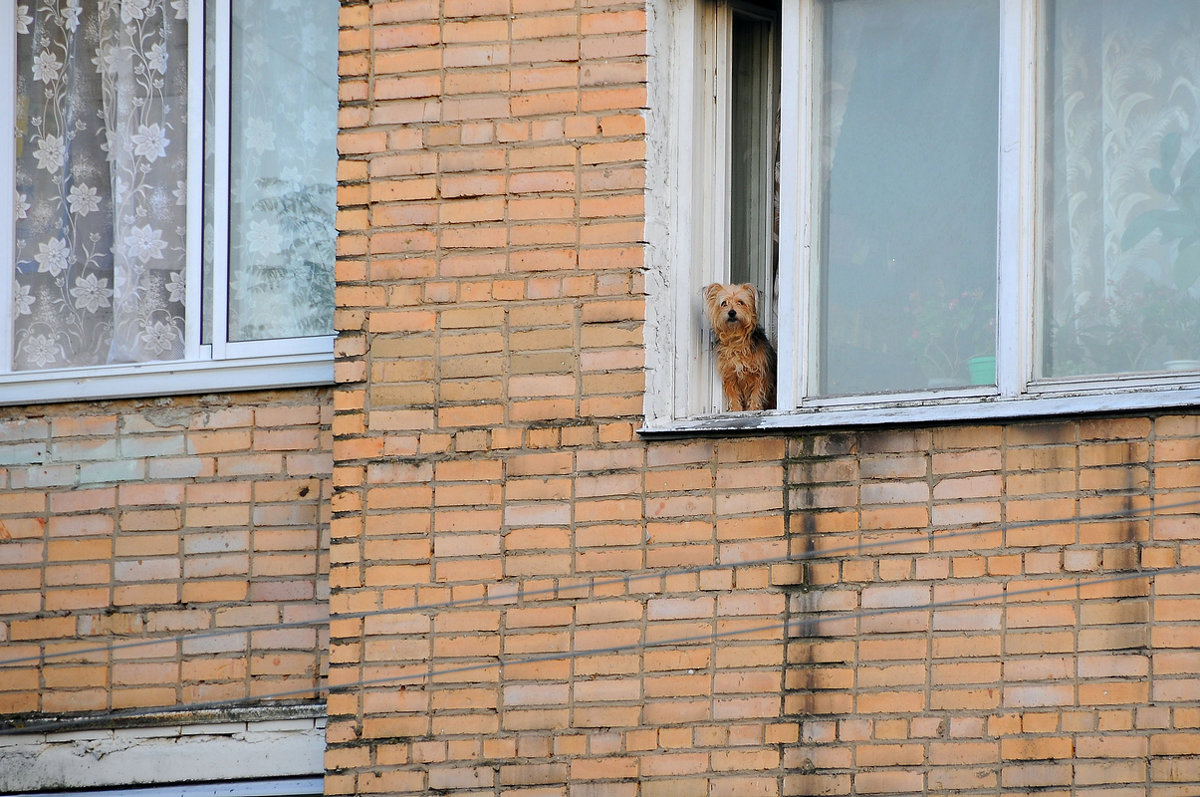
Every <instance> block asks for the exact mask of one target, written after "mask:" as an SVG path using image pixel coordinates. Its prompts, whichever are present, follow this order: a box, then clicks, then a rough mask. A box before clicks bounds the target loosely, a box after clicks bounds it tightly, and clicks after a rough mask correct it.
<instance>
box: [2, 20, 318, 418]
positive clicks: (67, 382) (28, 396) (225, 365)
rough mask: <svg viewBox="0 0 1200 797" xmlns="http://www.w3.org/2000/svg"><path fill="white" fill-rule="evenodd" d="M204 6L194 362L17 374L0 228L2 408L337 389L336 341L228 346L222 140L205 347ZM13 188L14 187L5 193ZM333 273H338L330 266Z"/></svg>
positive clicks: (193, 185)
mask: <svg viewBox="0 0 1200 797" xmlns="http://www.w3.org/2000/svg"><path fill="white" fill-rule="evenodd" d="M208 2H210V3H213V2H215V3H216V19H217V22H216V25H217V31H216V47H215V48H214V49H215V52H216V53H218V54H219V55H218V56H217V58H216V83H217V101H216V104H215V105H216V110H215V113H214V115H215V117H216V119H215V120H214V121H215V124H214V127H215V129H216V130H218V131H220V130H225V131H228V130H229V71H230V70H229V67H230V62H229V53H230V2H231V0H208ZM17 4H18V0H0V20H12V19H14V18H15V17H14V15H15V13H16V7H17ZM204 4H205V0H189V2H188V20H189V25H188V59H187V70H188V145H187V146H188V174H187V179H188V209H187V239H188V251H187V265H186V283H187V285H188V295H187V298H186V303H185V306H186V313H187V318H186V320H185V336H186V341H185V356H184V359H182V360H171V361H155V362H147V363H136V364H127V363H122V364H120V365H100V366H94V367H86V368H61V369H45V370H37V371H13V370H12V353H13V339H12V335H13V316H12V308H13V277H12V263H13V262H14V260H15V256H16V255H15V251H16V250H15V243H16V242H15V240H14V230H13V225H12V224H11V223H5V224H0V252H2V253H4V255H3V256H2V257H0V262H3V263H4V264H5V271H4V273H3V276H2V278H0V308H3V321H2V322H0V405H12V404H32V403H47V402H58V401H75V400H80V399H111V398H125V397H137V396H162V395H179V394H189V393H210V392H225V391H237V390H254V389H274V388H283V387H302V386H312V385H328V384H332V383H333V381H334V376H333V341H334V338H335V335H332V334H331V335H319V336H313V337H304V338H284V339H278V340H267V341H253V342H233V341H228V340H227V339H226V337H225V335H226V330H227V326H228V325H227V323H226V321H227V319H228V268H227V266H228V262H227V257H226V256H225V254H224V253H226V252H227V251H228V245H227V244H228V236H229V204H228V202H229V200H228V196H229V168H228V164H229V151H230V141H229V136H228V135H217V136H216V140H215V141H214V142H213V143H214V146H215V150H216V154H215V158H216V171H215V174H216V185H215V187H214V199H215V201H214V207H213V216H214V219H213V221H214V227H215V232H216V235H215V242H214V250H215V254H216V258H215V268H214V270H213V272H214V277H213V282H214V284H213V319H212V321H213V323H212V336H213V340H212V341H211V343H209V344H202V343H201V321H202V318H201V312H202V305H203V298H202V296H203V294H202V291H201V284H202V271H203V251H202V242H203V231H204V201H203V200H204V197H203V186H204V179H203V177H204V124H203V115H204V77H205V75H204V25H203V22H204ZM0 59H2V61H0V129H3V130H15V129H16V120H15V118H14V108H15V105H16V102H15V100H16V30H15V29H14V27H13V26H12V25H11V24H0ZM15 154H16V153H15V149H14V137H13V136H3V137H0V218H4V219H13V218H15V212H14V208H13V201H14V194H15V191H14V188H13V187H14V185H15V174H14V163H15ZM5 186H7V187H5ZM329 267H330V269H333V267H334V264H333V263H330V264H329Z"/></svg>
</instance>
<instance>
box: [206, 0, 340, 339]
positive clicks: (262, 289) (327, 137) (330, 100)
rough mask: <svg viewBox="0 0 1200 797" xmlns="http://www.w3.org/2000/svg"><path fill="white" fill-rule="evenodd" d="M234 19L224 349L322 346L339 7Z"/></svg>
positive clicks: (329, 3)
mask: <svg viewBox="0 0 1200 797" xmlns="http://www.w3.org/2000/svg"><path fill="white" fill-rule="evenodd" d="M232 13H233V16H232V31H231V33H232V40H231V45H232V48H231V49H232V62H231V66H232V70H231V71H232V80H231V85H230V121H231V128H232V134H231V136H230V178H231V191H230V206H229V287H230V290H229V328H228V336H229V340H230V341H255V340H267V339H273V338H291V337H307V336H314V335H329V334H332V332H333V314H332V309H333V267H332V264H333V261H334V240H335V237H336V232H335V230H334V216H335V214H336V211H337V196H336V192H335V186H336V185H337V107H338V98H337V41H336V37H337V30H338V4H337V2H336V0H256V1H255V2H253V3H235V4H234V6H233V12H232ZM247 78H248V79H247Z"/></svg>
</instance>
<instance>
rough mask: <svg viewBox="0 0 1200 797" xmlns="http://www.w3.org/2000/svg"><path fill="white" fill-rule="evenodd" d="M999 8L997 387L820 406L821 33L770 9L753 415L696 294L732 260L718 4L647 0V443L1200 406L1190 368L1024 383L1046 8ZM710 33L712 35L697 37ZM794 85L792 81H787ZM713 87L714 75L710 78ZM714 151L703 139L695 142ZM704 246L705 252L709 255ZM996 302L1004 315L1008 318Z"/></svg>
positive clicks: (1032, 302)
mask: <svg viewBox="0 0 1200 797" xmlns="http://www.w3.org/2000/svg"><path fill="white" fill-rule="evenodd" d="M999 1H1000V7H1001V31H1000V52H1001V60H1000V73H1001V85H1000V87H999V98H1000V100H999V103H1000V108H999V133H1000V142H999V147H998V152H997V169H998V178H999V186H998V206H999V207H998V222H997V223H998V226H999V236H998V255H997V257H998V262H999V264H1000V266H999V268H998V275H997V292H996V296H997V303H998V305H999V306H1000V308H1002V309H1001V312H1000V313H999V324H998V329H997V334H998V345H997V351H996V362H997V385H996V386H995V387H991V386H988V387H984V388H979V387H965V388H957V389H952V390H942V391H939V390H930V391H921V392H912V393H904V394H888V395H884V396H852V397H836V398H818V397H816V396H814V395H812V391H809V390H807V389H806V388H807V386H808V385H810V384H812V383H813V381H814V380H813V375H812V374H810V372H809V363H808V362H807V361H806V359H805V358H804V357H803V356H801V353H802V352H805V351H808V350H809V345H808V344H809V341H810V337H811V336H812V335H813V334H814V330H813V329H811V328H810V325H809V321H810V320H815V318H816V314H815V313H812V312H809V311H808V308H807V307H806V304H805V302H806V296H807V295H811V294H812V293H814V292H813V291H811V290H809V289H808V287H809V286H811V285H813V284H815V283H814V280H813V277H814V270H815V269H816V268H817V264H816V262H815V260H814V257H813V254H812V253H815V252H816V251H818V250H817V248H816V247H815V246H814V243H815V241H814V234H815V231H814V229H813V226H812V225H811V224H810V223H809V219H811V218H813V203H814V201H815V198H814V194H813V186H812V181H813V171H814V170H813V168H812V166H811V163H812V161H813V158H812V156H811V155H805V153H812V152H813V143H812V141H811V138H812V137H811V135H810V131H811V130H812V129H813V126H812V124H811V121H810V120H811V119H812V115H813V113H814V98H813V92H812V88H811V87H812V86H813V85H814V81H815V76H816V74H817V73H816V64H815V58H816V54H817V52H816V51H817V48H818V47H819V39H818V32H819V26H818V20H817V3H816V0H782V3H781V5H782V18H781V22H780V25H781V31H780V37H779V39H780V41H781V42H782V51H781V53H780V58H781V70H782V75H783V79H782V81H781V96H780V108H781V123H780V141H781V144H780V150H781V152H780V197H779V202H780V223H779V231H778V232H779V310H778V318H777V319H776V323H777V326H778V330H779V331H778V339H777V342H776V345H777V348H778V351H779V384H778V405H779V407H780V409H778V410H775V411H768V412H763V413H722V412H721V411H720V408H721V403H720V392H719V386H718V385H717V380H716V379H715V378H713V375H712V374H713V363H712V359H713V357H712V344H711V341H710V334H709V332H708V330H707V328H706V326H705V322H704V321H703V313H702V307H701V301H700V296H701V290H702V287H703V286H704V285H705V284H707V283H709V282H723V281H726V279H727V274H728V258H727V257H723V255H722V250H721V249H720V248H719V246H717V245H714V244H713V243H711V240H709V241H704V242H703V243H701V242H700V239H701V236H708V238H709V239H712V236H714V235H715V236H717V240H719V236H720V234H721V233H720V230H719V229H718V230H716V231H715V232H714V231H713V230H712V229H709V228H711V227H717V228H719V227H720V226H721V225H720V224H714V223H713V219H714V218H716V217H718V214H719V213H720V212H721V211H722V209H723V207H724V203H725V202H727V199H726V198H725V194H724V192H725V187H724V182H723V178H722V177H721V174H722V170H721V169H719V168H718V169H714V168H713V164H714V163H716V162H719V161H714V160H712V158H714V157H715V156H716V155H717V154H719V153H721V152H722V149H721V147H722V144H721V141H722V140H727V139H722V137H724V136H727V135H728V133H727V126H725V125H722V124H720V123H719V115H720V99H719V97H718V98H715V101H714V98H713V97H712V96H710V94H709V92H710V91H711V86H712V83H713V80H714V79H713V78H711V77H709V75H710V74H711V73H712V70H713V69H714V68H717V67H718V66H719V55H718V61H717V64H716V65H714V63H713V61H712V58H711V56H710V55H709V54H710V53H713V52H717V53H719V51H720V39H719V38H718V39H717V41H716V42H715V44H716V49H715V51H714V49H713V44H714V41H713V40H712V38H711V36H710V34H708V33H707V31H710V30H720V29H721V21H720V20H719V19H717V20H714V19H713V17H714V16H715V15H716V14H717V13H718V11H717V9H718V6H717V4H716V2H715V0H651V3H650V14H649V20H650V40H651V44H650V52H651V53H654V58H652V60H651V66H650V76H649V79H650V93H649V96H650V103H649V106H650V108H649V110H648V111H647V136H648V139H649V146H648V148H647V152H648V157H647V199H646V234H647V241H648V245H647V266H648V275H647V280H646V285H647V302H646V314H647V318H646V327H645V329H646V335H645V337H646V347H647V353H646V354H647V390H646V398H645V405H644V411H645V423H644V426H643V428H642V430H641V431H642V433H643V434H646V435H650V436H653V435H675V434H696V433H705V432H718V431H730V430H771V429H787V428H808V427H831V426H872V425H886V424H896V423H929V422H943V421H945V422H953V421H964V420H980V421H987V420H1003V419H1012V418H1024V417H1039V416H1053V415H1076V414H1082V413H1093V412H1119V411H1133V410H1150V409H1158V408H1169V407H1185V406H1192V405H1200V377H1198V376H1197V375H1196V374H1194V373H1193V374H1181V375H1167V374H1151V375H1129V376H1119V377H1112V376H1108V377H1099V378H1087V379H1073V380H1035V379H1034V369H1035V362H1034V352H1035V351H1036V345H1035V344H1036V334H1037V333H1036V330H1035V329H1034V321H1035V316H1034V308H1035V307H1037V306H1039V305H1038V301H1039V297H1040V293H1041V287H1040V285H1039V284H1038V282H1037V279H1036V276H1037V264H1038V255H1037V252H1038V248H1037V247H1038V240H1037V236H1038V232H1039V231H1038V226H1039V219H1038V217H1037V213H1038V204H1037V201H1036V200H1037V182H1038V174H1037V167H1038V162H1037V155H1038V151H1037V132H1038V118H1039V108H1038V103H1039V101H1040V95H1039V68H1040V64H1039V63H1038V61H1039V53H1040V52H1041V50H1042V48H1041V43H1040V41H1039V38H1038V37H1039V36H1040V35H1041V26H1040V24H1039V21H1040V19H1041V14H1042V5H1043V3H1042V0H999ZM706 36H707V37H710V38H706ZM790 76H798V79H791V77H790ZM715 80H716V83H717V84H718V85H719V83H720V77H719V74H718V76H717V77H716V78H715ZM710 136H712V137H715V138H716V139H717V140H718V141H717V143H716V144H713V145H708V144H707V142H706V138H707V137H710ZM710 253H716V256H712V255H711V254H710ZM1005 308H1007V309H1008V310H1009V311H1008V312H1005Z"/></svg>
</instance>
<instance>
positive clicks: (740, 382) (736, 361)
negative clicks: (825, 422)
mask: <svg viewBox="0 0 1200 797" xmlns="http://www.w3.org/2000/svg"><path fill="white" fill-rule="evenodd" d="M704 310H705V314H706V315H707V316H708V320H709V323H711V324H712V328H713V332H714V333H716V336H717V350H716V351H717V372H718V373H719V374H720V376H721V387H722V388H723V389H724V391H725V400H726V402H727V403H728V404H729V411H730V412H745V411H755V410H773V409H775V374H776V367H777V361H776V356H775V347H774V346H772V345H771V341H770V340H768V339H767V333H765V332H763V328H762V327H761V326H760V325H759V323H758V289H757V288H755V287H754V286H753V285H751V284H749V283H746V284H743V285H720V284H718V283H713V284H712V285H709V286H707V287H706V288H705V289H704Z"/></svg>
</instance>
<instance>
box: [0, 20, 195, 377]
mask: <svg viewBox="0 0 1200 797" xmlns="http://www.w3.org/2000/svg"><path fill="white" fill-rule="evenodd" d="M16 28H17V127H18V130H17V142H16V153H17V155H16V163H15V172H16V183H17V197H16V208H17V213H16V219H15V222H16V269H15V276H14V279H15V284H14V294H15V308H14V309H15V314H16V315H15V320H14V335H13V347H14V350H13V364H14V368H16V369H43V368H61V367H78V366H89V365H101V364H106V363H128V362H142V361H148V360H167V359H176V358H179V357H182V356H183V300H184V282H183V279H184V259H185V257H184V256H185V241H184V237H185V204H184V202H185V196H186V192H185V190H184V179H185V170H186V147H185V145H186V138H187V135H186V110H187V109H186V104H185V100H186V96H187V91H186V68H185V66H186V56H185V50H184V46H185V43H186V38H187V20H186V2H185V0H174V1H173V2H168V0H91V1H90V2H84V1H83V0H37V1H36V2H30V3H27V4H26V3H22V4H20V5H19V6H18V8H17V18H16Z"/></svg>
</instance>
